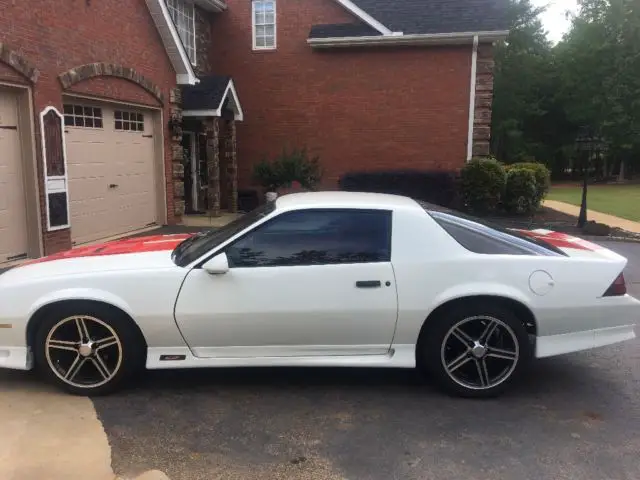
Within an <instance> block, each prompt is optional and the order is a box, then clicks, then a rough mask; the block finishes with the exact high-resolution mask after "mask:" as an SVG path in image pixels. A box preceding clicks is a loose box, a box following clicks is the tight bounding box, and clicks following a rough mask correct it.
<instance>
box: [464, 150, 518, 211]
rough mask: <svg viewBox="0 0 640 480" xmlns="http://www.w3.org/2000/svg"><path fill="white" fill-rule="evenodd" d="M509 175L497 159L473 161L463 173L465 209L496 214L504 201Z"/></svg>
mask: <svg viewBox="0 0 640 480" xmlns="http://www.w3.org/2000/svg"><path fill="white" fill-rule="evenodd" d="M506 181H507V175H506V172H505V169H504V166H503V165H502V164H501V163H500V162H498V161H497V160H495V159H492V158H491V159H472V160H471V161H470V162H469V163H467V164H466V165H465V166H464V168H463V169H462V171H461V185H460V186H461V192H460V194H461V196H462V201H463V204H464V207H465V208H466V209H467V210H470V211H472V212H475V213H492V212H495V211H496V210H497V209H498V207H499V205H500V202H501V200H502V195H503V193H504V189H505V185H506Z"/></svg>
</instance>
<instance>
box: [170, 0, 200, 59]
mask: <svg viewBox="0 0 640 480" xmlns="http://www.w3.org/2000/svg"><path fill="white" fill-rule="evenodd" d="M167 8H168V9H169V15H171V19H172V20H173V23H174V25H175V26H176V30H178V35H180V39H181V40H182V45H184V49H185V51H186V52H187V55H188V56H189V60H191V64H192V65H195V64H196V23H195V17H196V16H195V9H194V7H193V3H191V2H187V1H185V0H167Z"/></svg>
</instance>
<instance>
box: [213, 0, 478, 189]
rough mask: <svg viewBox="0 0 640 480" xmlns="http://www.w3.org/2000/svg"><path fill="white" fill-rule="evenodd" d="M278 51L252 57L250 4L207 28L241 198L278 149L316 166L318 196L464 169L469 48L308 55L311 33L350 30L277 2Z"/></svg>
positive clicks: (329, 11)
mask: <svg viewBox="0 0 640 480" xmlns="http://www.w3.org/2000/svg"><path fill="white" fill-rule="evenodd" d="M277 21H278V26H277V34H278V48H277V50H276V51H257V52H254V51H252V41H251V2H249V1H246V2H233V3H231V4H230V7H229V9H228V10H227V11H226V12H224V13H222V14H220V15H218V16H216V17H214V19H213V22H212V45H211V56H212V58H211V63H212V65H213V66H214V68H215V71H216V72H217V73H221V74H229V75H232V76H233V78H234V81H235V83H236V87H237V91H238V95H239V98H240V102H241V104H242V107H243V110H244V114H245V120H244V122H239V123H238V127H237V135H238V146H237V152H238V165H239V180H240V186H241V188H243V187H246V186H247V185H248V184H249V183H250V177H251V165H252V164H253V163H254V162H256V161H258V160H259V159H260V157H261V156H262V155H263V154H265V153H266V154H271V155H273V154H276V153H278V152H279V151H280V150H281V149H282V147H283V146H285V145H298V146H303V145H304V146H307V147H308V148H309V149H310V150H311V151H313V152H314V153H317V154H319V155H320V157H321V162H322V164H323V167H324V172H325V174H324V179H323V182H324V186H325V187H326V188H335V186H336V182H337V179H338V178H339V176H340V175H342V174H343V173H345V172H347V171H349V170H373V169H387V168H423V169H429V168H439V169H454V168H460V167H461V166H462V165H463V164H464V161H465V159H466V148H467V146H466V144H467V138H468V121H469V117H468V114H469V84H470V74H471V56H472V46H471V45H464V46H458V47H421V48H411V47H408V48H406V47H405V48H393V49H391V48H384V49H383V48H375V49H373V48H368V49H351V50H349V49H336V50H327V51H313V50H312V49H311V48H310V47H309V45H308V44H307V43H306V39H307V37H308V33H309V29H310V27H311V25H313V24H315V23H336V22H349V21H356V20H355V19H354V17H352V16H351V14H349V13H348V12H346V11H345V10H344V9H342V7H340V6H339V5H337V3H336V2H334V1H332V0H278V5H277Z"/></svg>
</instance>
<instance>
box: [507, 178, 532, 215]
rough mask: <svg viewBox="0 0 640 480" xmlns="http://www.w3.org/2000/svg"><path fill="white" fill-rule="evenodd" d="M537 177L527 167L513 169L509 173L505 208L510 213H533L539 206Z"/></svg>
mask: <svg viewBox="0 0 640 480" xmlns="http://www.w3.org/2000/svg"><path fill="white" fill-rule="evenodd" d="M536 199H537V193H536V177H535V174H534V173H533V171H532V170H530V169H528V168H525V167H511V168H509V171H508V172H507V183H506V187H505V193H504V200H503V202H502V203H503V206H504V208H505V210H506V211H507V212H509V213H515V214H518V215H523V214H528V213H532V212H534V211H535V210H536V208H537V206H538V204H537V200H536Z"/></svg>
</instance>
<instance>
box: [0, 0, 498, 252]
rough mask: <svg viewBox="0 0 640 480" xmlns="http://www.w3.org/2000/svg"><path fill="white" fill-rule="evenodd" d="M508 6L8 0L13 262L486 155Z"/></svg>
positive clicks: (0, 31) (341, 0) (5, 134)
mask: <svg viewBox="0 0 640 480" xmlns="http://www.w3.org/2000/svg"><path fill="white" fill-rule="evenodd" d="M503 1H504V0H395V1H394V2H389V1H385V0H228V1H227V2H226V3H225V2H224V1H223V0H128V1H127V2H116V1H115V0H101V1H95V0H55V1H54V0H32V1H30V2H15V1H9V0H0V11H2V12H3V15H2V16H0V264H2V263H3V262H8V261H12V260H16V259H19V258H23V257H36V256H40V255H42V254H50V253H54V252H56V251H59V250H63V249H67V248H70V247H71V246H72V245H74V244H82V243H86V242H91V241H96V240H100V239H104V238H110V237H114V236H117V235H120V234H123V233H125V232H129V231H134V230H138V229H142V228H145V227H148V226H152V225H156V224H174V223H178V222H179V221H180V217H181V216H182V215H183V214H184V212H185V209H186V210H187V212H192V211H202V210H209V211H213V212H214V213H217V212H219V211H220V210H221V209H228V210H232V211H233V210H235V209H236V208H237V199H238V191H239V189H245V188H250V187H251V169H252V165H253V164H254V163H255V162H256V161H258V160H259V159H260V158H262V156H263V155H273V154H276V153H278V152H280V151H281V150H282V148H284V147H307V148H308V149H309V150H310V151H311V152H313V153H314V154H317V155H319V156H320V159H321V162H322V166H323V170H324V177H323V183H324V185H323V186H324V187H325V188H335V186H336V181H337V179H338V178H339V177H340V175H342V174H343V173H345V172H347V171H351V170H371V169H379V168H407V167H408V168H419V169H427V168H443V169H444V168H446V169H456V168H459V167H461V166H462V165H463V164H464V162H465V160H466V159H468V158H470V157H471V156H472V155H483V154H486V153H487V152H488V145H489V135H490V132H489V123H490V118H491V99H492V64H493V60H492V45H493V43H494V42H495V41H497V40H500V39H502V38H504V37H505V36H506V33H507V32H506V18H505V10H504V5H503Z"/></svg>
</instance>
